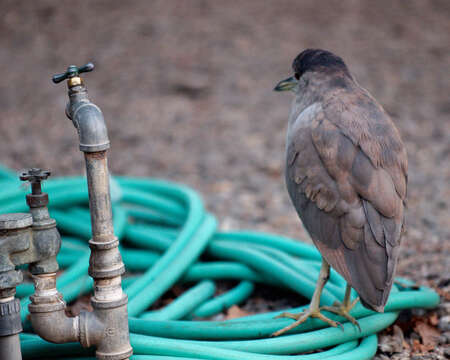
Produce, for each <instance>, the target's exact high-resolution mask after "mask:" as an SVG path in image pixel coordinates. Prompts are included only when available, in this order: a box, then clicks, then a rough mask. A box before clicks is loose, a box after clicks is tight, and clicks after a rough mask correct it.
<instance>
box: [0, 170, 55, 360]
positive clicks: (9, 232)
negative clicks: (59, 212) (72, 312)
mask: <svg viewBox="0 0 450 360" xmlns="http://www.w3.org/2000/svg"><path fill="white" fill-rule="evenodd" d="M49 175H50V172H49V171H42V170H41V169H30V170H28V171H26V172H24V173H22V174H21V175H20V179H21V180H23V181H29V182H30V183H31V187H32V192H31V194H28V195H27V197H26V198H27V204H28V206H29V207H30V213H31V214H30V213H13V214H2V215H0V359H7V360H20V359H21V353H20V343H19V333H20V332H21V331H22V324H21V319H20V302H19V300H18V299H16V298H15V297H14V295H15V293H16V286H17V285H19V284H20V283H21V282H22V280H23V276H22V272H21V271H19V270H15V268H16V266H18V265H24V264H29V266H28V269H29V270H30V272H31V274H32V276H34V277H35V276H43V275H44V274H47V273H53V274H56V272H57V271H58V269H59V268H58V263H57V262H56V255H57V254H58V252H59V249H60V247H61V238H60V236H59V233H58V230H57V229H56V222H55V220H54V219H52V218H50V216H49V213H48V209H47V204H48V195H47V194H46V193H43V192H42V190H41V182H42V181H43V180H45V179H47V178H48V177H49Z"/></svg>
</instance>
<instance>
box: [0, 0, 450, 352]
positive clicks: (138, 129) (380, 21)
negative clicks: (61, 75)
mask: <svg viewBox="0 0 450 360" xmlns="http://www.w3.org/2000/svg"><path fill="white" fill-rule="evenodd" d="M307 47H319V48H325V49H329V50H331V51H333V52H335V53H337V54H339V55H340V56H342V57H343V58H344V60H345V61H346V63H347V64H348V66H349V68H350V70H351V71H352V73H353V74H354V75H355V77H356V79H357V80H358V82H359V83H360V84H362V85H363V86H364V87H366V88H367V89H368V90H369V91H370V92H371V93H372V94H373V95H374V96H375V97H376V98H377V99H378V100H379V101H380V103H381V104H383V106H384V107H385V108H386V110H387V111H388V113H390V114H391V116H392V117H393V119H394V122H395V123H396V124H397V126H398V127H399V129H400V132H401V134H402V136H403V139H404V141H405V143H406V146H407V149H408V155H409V189H408V193H409V196H408V198H409V207H408V213H407V225H408V230H407V234H406V236H405V237H404V240H403V244H404V246H403V253H402V256H401V259H400V264H399V274H400V275H402V276H407V277H409V278H411V279H413V280H415V281H416V282H418V283H420V284H427V285H429V286H433V287H435V288H437V289H438V290H439V291H440V293H441V295H442V300H443V301H442V305H441V306H440V308H439V309H438V310H437V311H433V312H427V313H424V312H420V311H416V312H413V313H412V314H410V317H409V318H408V319H407V320H408V321H409V324H410V325H409V326H406V327H405V326H401V327H400V328H401V329H403V332H404V336H405V337H406V338H405V339H406V340H405V341H404V342H403V343H402V342H400V344H402V345H401V346H397V348H395V346H394V347H392V346H391V347H389V346H388V347H387V348H386V346H385V347H382V346H381V345H380V352H379V355H378V358H379V359H387V358H392V359H408V358H412V359H441V358H444V356H445V355H444V353H445V352H447V355H448V354H449V349H448V343H449V340H450V325H449V311H450V304H449V293H448V290H449V285H450V278H449V277H450V276H449V272H450V262H449V261H450V260H449V259H450V258H449V255H450V219H449V208H450V185H449V184H450V161H449V157H450V121H449V115H450V97H449V94H450V78H449V70H450V2H449V1H448V0H431V1H421V0H410V1H407V2H406V1H392V0H379V1H358V0H348V1H347V0H345V1H343V0H337V1H317V0H307V1H306V0H305V1H303V0H302V1H300V0H297V1H295V0H293V1H287V0H279V1H275V0H274V1H227V2H212V1H181V0H180V1H167V0H161V1H95V2H94V1H82V2H81V1H80V2H74V1H65V0H64V1H45V0H41V1H21V2H16V1H5V0H2V1H0V67H1V69H2V71H1V76H0V133H1V141H0V163H2V164H5V165H7V166H9V167H11V168H14V169H21V168H25V167H43V168H50V169H51V170H52V172H53V174H54V175H55V176H60V175H69V174H79V173H81V172H82V171H83V168H84V163H83V159H82V156H81V154H80V153H79V152H78V138H77V136H76V133H75V129H74V128H73V127H72V124H71V123H70V121H69V120H67V119H66V118H65V116H64V106H65V104H66V97H67V96H66V85H65V84H60V85H54V84H52V82H51V81H50V78H51V75H52V74H54V73H57V72H62V71H64V70H65V68H66V67H67V65H69V64H77V65H82V64H84V63H86V62H87V61H93V62H94V63H95V64H96V70H95V71H94V72H93V73H89V74H87V75H86V76H85V79H86V83H87V85H88V88H89V92H90V97H91V99H92V100H93V101H94V102H95V103H96V104H97V105H99V106H100V107H101V108H102V110H103V113H104V115H105V118H106V121H107V123H108V127H109V135H110V139H111V142H112V149H111V151H110V158H109V159H110V160H109V164H110V169H111V171H112V173H114V174H127V175H143V176H152V177H160V178H165V179H170V180H173V181H179V182H183V183H186V184H188V185H190V186H192V187H194V188H195V189H197V190H198V191H200V192H201V193H202V194H203V196H204V199H205V202H206V204H207V207H208V209H209V210H210V211H212V212H213V213H215V214H217V216H218V217H219V219H220V221H221V224H222V227H223V228H251V229H257V230H264V231H271V232H276V233H280V234H284V235H288V236H291V237H296V238H301V239H307V235H306V233H305V232H304V230H302V228H301V225H300V222H299V221H298V219H297V216H296V214H295V212H294V210H293V208H292V207H291V204H290V201H289V199H288V196H287V193H286V191H285V187H284V180H283V175H282V173H283V163H284V140H285V131H286V123H287V116H288V111H289V106H290V102H291V97H290V96H289V95H286V94H284V95H283V94H278V93H274V92H272V88H273V87H274V85H275V84H276V83H277V82H278V81H279V80H280V79H283V78H285V77H287V76H288V75H289V74H290V65H291V62H292V60H293V58H294V57H295V56H296V55H297V54H298V53H299V52H300V51H301V50H302V49H304V48H307ZM411 316H412V318H411ZM417 319H418V320H417ZM417 321H419V323H420V322H422V323H425V324H426V325H427V326H428V327H430V328H433V329H438V332H437V336H438V338H437V339H436V340H435V345H434V346H431V347H430V346H428V347H425V346H424V347H420V346H419V345H425V344H424V341H425V340H424V338H423V336H422V334H421V331H420V329H419V330H418V326H417ZM391 330H392V333H390V332H389V331H388V332H386V333H385V334H384V335H383V336H382V339H384V340H385V343H387V344H389V341H391V340H392V341H394V343H395V341H397V342H398V339H399V336H400V335H399V332H398V329H397V328H395V329H391ZM400 332H402V330H400ZM402 336H403V334H402ZM384 340H383V341H384ZM436 344H437V345H436ZM415 345H416V346H415ZM430 350H431V351H430ZM428 351H429V352H428Z"/></svg>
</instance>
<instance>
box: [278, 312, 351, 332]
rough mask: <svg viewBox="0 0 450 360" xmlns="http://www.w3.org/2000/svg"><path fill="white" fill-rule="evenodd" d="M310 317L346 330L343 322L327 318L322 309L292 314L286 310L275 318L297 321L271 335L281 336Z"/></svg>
mask: <svg viewBox="0 0 450 360" xmlns="http://www.w3.org/2000/svg"><path fill="white" fill-rule="evenodd" d="M309 317H313V318H317V319H320V320H322V321H323V322H326V323H327V324H329V325H330V326H332V327H338V326H339V327H340V328H341V329H342V331H343V330H344V327H343V326H342V324H341V323H340V322H338V321H334V320H331V319H329V318H327V317H326V316H325V315H323V314H322V313H321V312H320V309H307V310H305V311H304V312H301V313H299V314H292V313H287V312H285V313H282V314H280V315H278V316H276V317H275V319H281V318H288V319H293V320H296V321H295V322H293V323H292V324H291V325H288V326H286V327H284V328H283V329H281V330H278V331H275V332H274V333H273V334H272V335H271V336H279V335H281V334H284V333H285V332H287V331H289V330H292V329H293V328H295V327H297V326H299V325H300V324H302V323H304V322H305V321H306V320H307V319H308V318H309Z"/></svg>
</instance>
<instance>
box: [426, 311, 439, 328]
mask: <svg viewBox="0 0 450 360" xmlns="http://www.w3.org/2000/svg"><path fill="white" fill-rule="evenodd" d="M428 321H429V322H430V324H431V325H433V326H437V324H439V319H438V316H437V314H436V313H433V314H431V316H430V317H429V318H428Z"/></svg>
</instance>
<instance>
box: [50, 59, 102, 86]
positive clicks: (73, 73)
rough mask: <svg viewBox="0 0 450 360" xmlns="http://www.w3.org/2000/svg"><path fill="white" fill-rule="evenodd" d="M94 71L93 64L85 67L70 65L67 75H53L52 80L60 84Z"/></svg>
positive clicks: (89, 63)
mask: <svg viewBox="0 0 450 360" xmlns="http://www.w3.org/2000/svg"><path fill="white" fill-rule="evenodd" d="M92 70H94V64H93V63H91V62H88V63H87V64H86V65H83V66H81V67H77V66H75V65H70V66H69V67H68V68H67V70H66V72H65V73H63V74H56V75H53V77H52V80H53V82H54V83H55V84H58V83H60V82H61V81H63V80H66V79H71V78H74V77H78V75H79V74H81V73H84V72H89V71H92Z"/></svg>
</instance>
